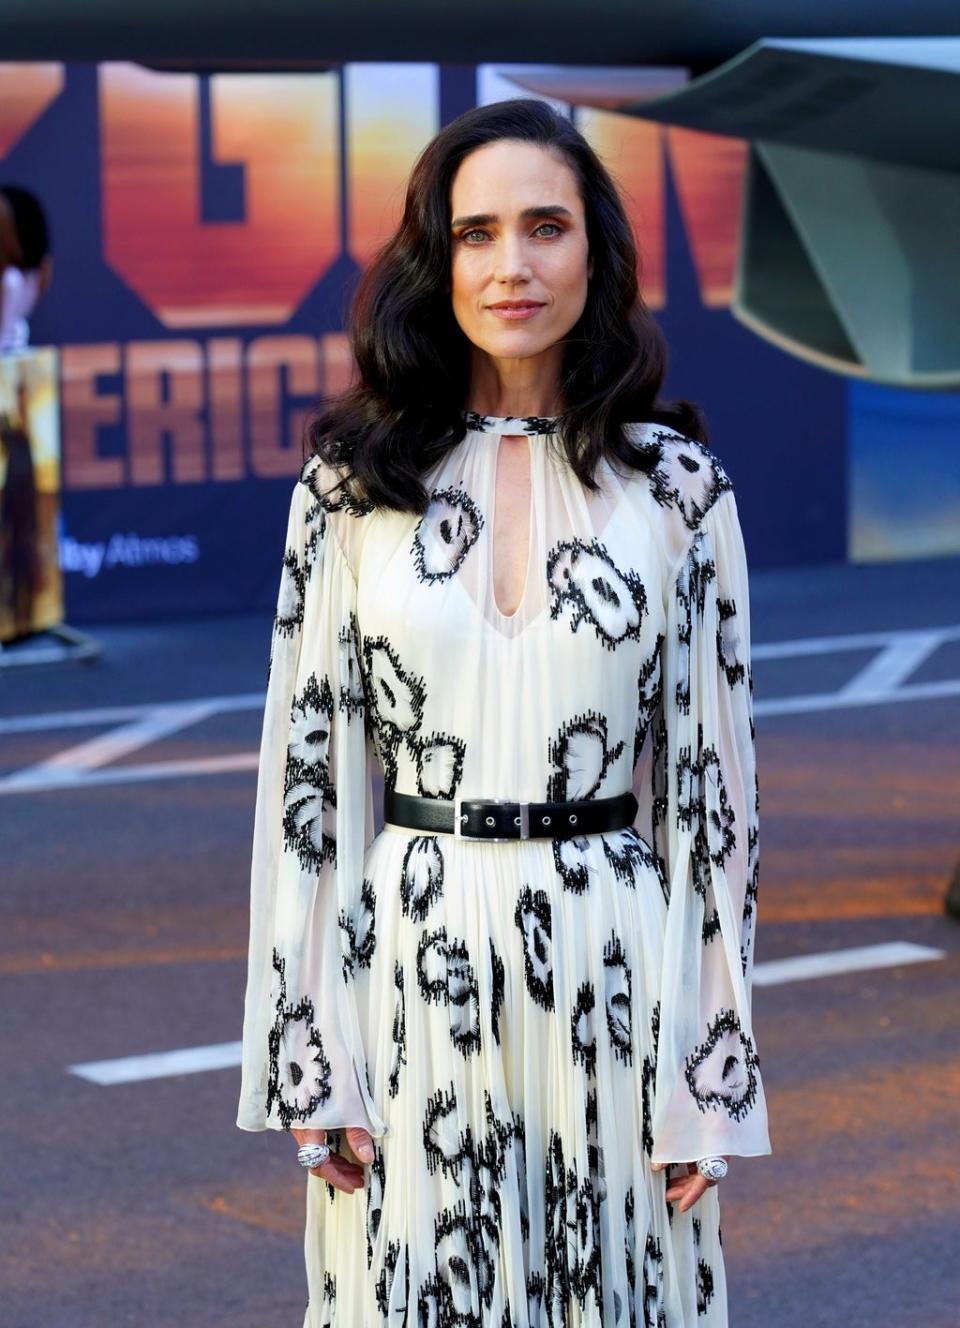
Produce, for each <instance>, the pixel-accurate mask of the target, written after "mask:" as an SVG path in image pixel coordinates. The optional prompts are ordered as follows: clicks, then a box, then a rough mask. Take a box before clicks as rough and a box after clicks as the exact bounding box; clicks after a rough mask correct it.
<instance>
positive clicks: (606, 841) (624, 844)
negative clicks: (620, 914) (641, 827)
mask: <svg viewBox="0 0 960 1328" xmlns="http://www.w3.org/2000/svg"><path fill="white" fill-rule="evenodd" d="M601 842H602V844H603V853H604V857H605V858H606V859H607V861H608V862H609V863H610V865H611V867H612V868H613V871H614V875H615V876H616V877H617V879H618V880H620V881H622V882H623V883H624V885H627V886H629V887H630V888H631V889H632V890H635V889H636V886H637V876H638V875H639V874H640V873H641V872H644V871H652V872H654V873H655V872H656V870H657V864H656V859H655V858H654V856H653V850H652V849H651V847H650V845H649V844H648V843H647V841H646V840H645V839H644V838H643V836H642V835H641V834H640V832H639V831H638V830H637V829H636V827H635V826H632V825H627V826H624V827H623V829H622V830H608V831H607V832H606V833H605V834H604V835H602V836H601Z"/></svg>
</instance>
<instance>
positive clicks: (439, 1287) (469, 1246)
mask: <svg viewBox="0 0 960 1328" xmlns="http://www.w3.org/2000/svg"><path fill="white" fill-rule="evenodd" d="M483 1097H484V1116H485V1119H486V1129H485V1131H484V1134H483V1136H482V1137H481V1138H479V1139H474V1138H473V1136H472V1134H471V1131H470V1129H469V1127H468V1128H467V1130H466V1131H465V1132H464V1133H462V1134H458V1133H457V1132H456V1130H455V1111H456V1100H455V1097H454V1092H453V1084H451V1085H450V1092H449V1093H437V1094H435V1095H434V1097H433V1098H431V1099H430V1100H429V1102H428V1104H427V1112H426V1114H425V1117H424V1141H425V1144H426V1145H427V1164H428V1167H429V1168H430V1169H431V1171H433V1170H436V1168H437V1167H438V1166H439V1167H442V1168H443V1171H444V1174H445V1175H447V1174H449V1177H450V1180H451V1183H453V1184H455V1185H457V1186H458V1187H460V1188H461V1191H462V1194H461V1197H459V1198H458V1199H457V1201H456V1202H455V1203H454V1204H453V1205H451V1206H450V1207H448V1208H445V1209H443V1210H441V1211H440V1212H439V1213H438V1214H437V1215H436V1216H435V1218H434V1244H435V1257H436V1272H435V1274H434V1275H432V1276H431V1277H429V1278H427V1279H426V1281H424V1282H423V1283H421V1285H420V1293H419V1308H420V1314H421V1318H420V1320H419V1322H420V1323H421V1324H431V1325H435V1328H442V1325H443V1324H451V1325H462V1324H465V1325H470V1326H471V1328H481V1325H482V1324H484V1323H486V1322H487V1321H488V1320H487V1318H482V1317H481V1315H482V1313H483V1312H484V1311H488V1310H489V1308H490V1305H491V1302H492V1297H493V1288H494V1273H495V1269H496V1266H497V1263H498V1259H499V1247H500V1239H501V1222H502V1199H501V1195H502V1192H503V1190H504V1188H505V1187H507V1188H509V1189H511V1190H513V1191H515V1192H516V1193H517V1194H518V1197H519V1200H520V1219H521V1234H522V1235H524V1236H525V1235H526V1233H528V1231H529V1226H528V1225H526V1226H525V1225H524V1206H525V1199H524V1191H525V1187H526V1169H525V1159H524V1154H523V1122H522V1118H520V1117H517V1116H514V1115H512V1116H511V1117H510V1118H509V1119H506V1120H500V1119H498V1118H497V1115H496V1112H495V1111H494V1107H493V1103H492V1100H491V1097H490V1093H489V1092H488V1091H487V1090H486V1089H484V1093H483ZM511 1159H512V1162H513V1174H512V1175H511V1174H510V1170H509V1164H510V1161H511ZM438 1316H440V1317H438ZM443 1316H446V1317H443ZM497 1322H498V1324H499V1323H500V1322H501V1321H500V1319H498V1320H497ZM503 1322H504V1323H505V1324H506V1323H509V1324H511V1326H512V1324H513V1321H512V1320H511V1319H509V1318H505V1319H504V1320H503Z"/></svg>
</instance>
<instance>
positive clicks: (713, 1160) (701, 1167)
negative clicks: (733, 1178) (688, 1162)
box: [697, 1157, 728, 1180]
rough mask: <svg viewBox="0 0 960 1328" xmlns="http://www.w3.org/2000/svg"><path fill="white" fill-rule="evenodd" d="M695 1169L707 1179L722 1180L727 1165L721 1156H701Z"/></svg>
mask: <svg viewBox="0 0 960 1328" xmlns="http://www.w3.org/2000/svg"><path fill="white" fill-rule="evenodd" d="M697 1170H698V1171H699V1172H700V1175H701V1176H706V1178H707V1180H723V1178H724V1176H725V1175H726V1174H727V1170H728V1167H727V1164H726V1162H725V1161H724V1160H723V1158H722V1157H702V1158H701V1159H700V1161H699V1162H698V1163H697Z"/></svg>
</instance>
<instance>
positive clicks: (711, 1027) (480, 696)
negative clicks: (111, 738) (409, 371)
mask: <svg viewBox="0 0 960 1328" xmlns="http://www.w3.org/2000/svg"><path fill="white" fill-rule="evenodd" d="M555 423H556V422H555V421H553V420H550V419H543V418H539V417H525V418H522V419H516V418H493V417H489V416H478V415H476V414H473V413H469V414H468V415H467V416H466V417H465V424H466V426H467V430H466V434H465V437H464V438H463V439H462V441H460V442H459V443H455V444H453V445H452V446H451V447H450V448H449V450H448V451H447V452H446V453H445V454H444V455H443V457H442V458H441V459H440V460H439V461H438V462H436V463H435V464H434V467H433V468H432V469H431V470H430V471H429V472H428V474H427V476H426V477H425V481H426V484H427V488H428V491H429V492H430V494H431V502H430V506H429V509H428V510H427V511H426V512H425V513H424V514H423V515H422V516H419V515H416V514H413V513H399V512H395V511H389V510H386V509H380V510H378V509H376V508H374V507H373V506H372V505H371V504H369V503H367V502H366V501H363V500H358V499H357V497H356V496H355V495H353V494H351V493H350V492H349V491H348V490H347V489H346V488H345V487H339V488H335V487H333V486H334V485H335V482H336V481H337V479H338V478H339V477H338V476H337V475H336V474H334V473H332V472H331V471H330V470H329V469H328V468H327V467H326V466H325V465H324V464H323V463H322V462H321V461H320V460H319V458H317V457H312V458H311V459H310V460H308V461H307V463H306V465H305V466H304V468H303V472H302V474H301V476H300V479H299V482H298V483H297V484H296V485H295V487H294V491H293V495H292V502H291V507H290V518H289V526H288V530H287V538H286V553H285V557H284V560H283V570H282V578H281V582H280V591H279V600H278V605H277V614H276V620H275V623H274V628H273V635H272V644H271V650H270V667H269V677H268V690H267V701H266V711H265V715H264V724H263V736H262V745H261V753H260V770H259V781H258V789H257V800H256V819H255V831H254V847H253V862H252V895H251V926H250V954H249V974H248V985H247V994H246V1005H245V1011H244V1023H243V1076H242V1087H241V1097H240V1105H239V1114H238V1119H237V1124H238V1125H239V1126H240V1127H241V1128H242V1129H246V1130H263V1129H276V1130H286V1129H289V1128H290V1127H291V1126H314V1127H320V1128H326V1129H327V1130H328V1131H329V1133H328V1141H329V1142H331V1143H332V1144H333V1145H335V1146H339V1147H342V1148H343V1149H344V1150H345V1151H346V1150H347V1145H346V1139H345V1136H344V1134H343V1131H344V1129H345V1127H346V1126H348V1125H364V1126H366V1128H367V1129H369V1130H370V1132H371V1134H372V1135H373V1136H374V1142H375V1158H374V1161H373V1163H372V1164H370V1165H368V1166H367V1167H365V1169H364V1175H365V1184H364V1186H363V1188H361V1189H358V1190H357V1191H355V1192H354V1193H353V1194H347V1193H344V1192H343V1191H340V1190H337V1189H335V1188H334V1187H333V1186H332V1185H330V1184H329V1183H328V1182H327V1181H326V1180H324V1179H321V1178H319V1177H314V1176H309V1175H307V1176H306V1191H307V1194H306V1220H305V1254H306V1273H307V1283H308V1293H309V1304H308V1306H307V1311H306V1317H305V1319H304V1325H305V1328H365V1326H366V1325H371V1326H372V1325H401V1324H402V1325H409V1328H415V1326H416V1328H561V1325H562V1326H563V1328H615V1326H618V1325H620V1326H623V1328H626V1326H627V1325H629V1326H630V1328H637V1326H641V1325H650V1326H651V1328H692V1326H693V1325H704V1326H705V1328H721V1325H726V1324H727V1323H728V1306H727V1296H726V1283H725V1276H724V1263H723V1255H722V1248H721V1235H720V1208H719V1196H720V1193H721V1191H722V1184H721V1185H720V1186H714V1187H711V1188H709V1189H708V1190H707V1192H706V1193H705V1195H704V1196H703V1197H702V1198H701V1199H700V1200H699V1201H698V1202H697V1203H696V1204H695V1205H694V1206H693V1207H692V1208H691V1209H689V1210H688V1211H686V1212H679V1211H678V1210H677V1206H676V1204H675V1203H667V1202H666V1200H665V1198H664V1191H665V1188H666V1185H667V1183H668V1182H667V1175H666V1173H665V1172H655V1171H652V1170H651V1166H650V1164H651V1162H652V1161H655V1160H662V1161H669V1162H679V1161H687V1160H690V1159H694V1158H698V1157H702V1156H704V1155H706V1154H713V1153H720V1154H727V1155H734V1156H748V1155H756V1154H765V1153H769V1152H770V1151H771V1147H770V1141H769V1135H768V1126H767V1113H766V1105H765V1100H764V1092H763V1085H762V1081H761V1077H760V1067H759V1056H758V1048H757V1044H756V1039H755V1037H754V1034H753V1029H752V1023H751V975H752V968H753V946H754V934H755V926H756V917H757V880H758V876H757V872H758V794H757V775H756V764H755V747H754V726H753V715H752V678H751V669H750V623H749V603H748V583H747V567H746V562H745V556H744V547H743V540H742V536H741V530H740V525H739V521H738V515H737V507H736V502H735V498H734V492H733V488H732V485H731V481H730V479H729V477H728V476H727V474H726V473H725V471H724V469H723V468H722V466H721V464H720V462H719V461H718V459H717V457H716V456H714V455H713V454H712V453H711V452H710V451H709V450H707V449H706V448H705V447H703V446H701V445H699V444H698V443H696V442H693V441H691V440H689V439H687V438H684V437H682V436H680V435H678V434H676V433H673V432H671V431H670V430H669V429H666V428H664V427H662V426H659V425H656V424H650V423H645V424H636V425H631V426H630V428H629V432H630V435H631V438H632V441H633V442H634V444H635V445H636V446H637V447H638V448H641V449H645V450H647V451H650V452H651V455H652V456H653V457H654V458H655V464H653V465H652V467H651V469H650V471H649V473H646V472H644V471H641V470H636V471H626V470H623V471H617V470H615V469H614V468H613V467H612V466H610V465H608V464H607V463H605V462H604V463H602V464H601V468H600V472H599V476H598V478H599V479H600V480H601V485H602V487H601V491H600V492H598V493H590V492H589V491H588V490H586V489H585V488H584V486H583V485H582V484H581V483H580V482H579V480H578V479H577V477H576V476H575V475H574V474H573V472H572V471H571V470H570V468H569V467H568V465H567V464H566V462H565V461H564V460H563V458H562V455H561V454H560V453H559V451H558V449H557V445H556V444H557V438H556V433H555ZM504 434H509V435H519V434H525V435H527V436H528V446H529V449H530V459H531V486H532V487H531V494H530V518H531V519H530V539H529V550H528V564H527V569H526V581H525V586H524V593H523V599H522V601H521V603H520V605H519V607H518V609H517V610H516V612H515V613H513V614H511V615H505V614H504V613H502V612H501V611H500V610H499V608H498V607H497V604H496V601H495V598H494V590H493V544H492V531H493V524H494V504H495V497H496V490H495V475H496V461H497V452H498V448H499V446H500V438H501V436H502V435H504ZM378 768H379V770H380V771H381V772H382V775H383V779H384V783H385V785H386V786H388V787H393V788H395V789H397V790H398V791H400V792H403V793H411V794H417V795H420V796H422V797H430V798H443V799H453V798H454V797H455V796H457V795H460V796H462V797H464V798H471V797H473V798H511V799H513V798H515V799H518V800H528V801H543V800H550V801H557V800H566V799H581V798H600V797H607V796H611V795H613V794H616V793H619V792H622V791H623V790H626V789H630V788H632V789H633V791H634V792H635V793H636V796H637V799H638V802H639V811H638V813H637V816H636V819H635V822H634V824H633V825H631V826H628V827H627V828H625V829H620V830H615V831H609V832H604V833H602V834H601V833H597V834H587V835H581V836H579V837H575V838H555V839H532V840H524V841H516V842H493V843H491V842H487V843H484V842H482V841H478V840H472V841H471V840H469V839H459V838H455V837H454V836H453V834H445V833H421V832H418V831H416V830H413V829H407V828H404V827H401V826H396V825H392V824H390V823H387V824H385V825H384V827H383V829H382V830H381V831H380V832H379V833H377V834H374V818H373V800H372V776H373V773H374V771H375V770H376V769H378ZM288 1147H289V1150H290V1164H291V1167H293V1168H296V1160H295V1157H294V1146H293V1141H292V1140H290V1141H289V1143H288ZM292 1174H293V1173H292ZM292 1183H293V1182H292Z"/></svg>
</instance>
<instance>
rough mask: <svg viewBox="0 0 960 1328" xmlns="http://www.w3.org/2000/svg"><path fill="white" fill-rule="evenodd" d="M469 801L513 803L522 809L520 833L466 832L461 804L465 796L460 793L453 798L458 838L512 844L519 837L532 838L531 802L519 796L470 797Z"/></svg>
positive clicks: (454, 830)
mask: <svg viewBox="0 0 960 1328" xmlns="http://www.w3.org/2000/svg"><path fill="white" fill-rule="evenodd" d="M467 801H468V802H474V801H476V802H496V803H500V804H503V803H512V804H513V805H514V806H516V807H519V809H520V833H519V834H518V835H471V834H467V833H464V831H463V828H462V821H461V819H460V818H461V811H460V804H461V803H462V802H463V798H462V797H461V796H460V795H459V794H458V795H457V797H455V798H454V800H453V833H454V837H455V838H456V839H473V840H480V841H482V842H485V843H487V844H511V843H514V842H515V841H516V840H518V839H529V838H530V804H529V802H521V801H519V799H517V798H477V799H473V798H468V799H467Z"/></svg>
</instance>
